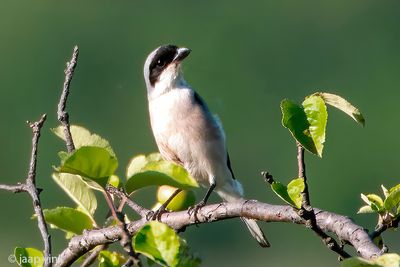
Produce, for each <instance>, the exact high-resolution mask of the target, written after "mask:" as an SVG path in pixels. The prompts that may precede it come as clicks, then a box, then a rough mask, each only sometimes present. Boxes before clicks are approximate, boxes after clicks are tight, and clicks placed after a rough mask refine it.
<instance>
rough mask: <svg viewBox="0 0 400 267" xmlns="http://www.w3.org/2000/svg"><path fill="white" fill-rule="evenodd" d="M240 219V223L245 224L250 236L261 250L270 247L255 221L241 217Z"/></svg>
mask: <svg viewBox="0 0 400 267" xmlns="http://www.w3.org/2000/svg"><path fill="white" fill-rule="evenodd" d="M240 219H242V221H243V222H244V223H245V224H246V226H247V228H248V229H249V231H250V234H251V235H252V236H253V237H254V238H255V239H256V240H257V242H258V244H260V246H262V247H263V248H265V247H269V246H271V245H270V244H269V242H268V240H267V238H266V237H265V235H264V233H263V231H262V230H261V228H260V226H258V224H257V222H256V220H253V219H248V218H243V217H241V218H240Z"/></svg>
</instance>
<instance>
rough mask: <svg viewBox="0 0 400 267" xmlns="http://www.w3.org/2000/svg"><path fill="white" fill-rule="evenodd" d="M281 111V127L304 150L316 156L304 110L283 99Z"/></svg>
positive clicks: (316, 152)
mask: <svg viewBox="0 0 400 267" xmlns="http://www.w3.org/2000/svg"><path fill="white" fill-rule="evenodd" d="M281 110H282V125H283V126H284V127H286V128H287V129H289V131H290V133H291V134H292V136H293V137H294V138H295V139H296V140H297V142H299V143H300V144H301V145H302V146H303V147H304V148H305V149H307V150H308V151H310V152H311V153H313V154H318V151H317V148H316V146H315V144H314V140H313V139H312V137H311V134H310V130H309V127H310V123H309V122H308V120H307V115H306V113H305V112H304V108H303V107H302V106H299V105H298V104H296V103H294V102H293V101H291V100H288V99H284V100H283V101H282V102H281Z"/></svg>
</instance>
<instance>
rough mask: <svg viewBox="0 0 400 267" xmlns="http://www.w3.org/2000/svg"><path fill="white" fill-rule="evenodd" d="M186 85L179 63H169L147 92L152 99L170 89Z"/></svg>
mask: <svg viewBox="0 0 400 267" xmlns="http://www.w3.org/2000/svg"><path fill="white" fill-rule="evenodd" d="M183 87H187V83H186V81H185V79H184V78H183V74H182V71H181V70H180V66H179V65H175V64H171V65H170V66H168V67H167V68H166V69H165V70H164V71H163V72H162V73H161V75H160V77H159V79H158V81H157V82H156V83H155V84H154V88H153V90H151V91H150V92H149V93H150V94H149V98H150V99H154V98H157V97H158V96H160V95H163V94H165V93H167V92H169V91H171V90H175V89H179V88H183Z"/></svg>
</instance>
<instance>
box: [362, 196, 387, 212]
mask: <svg viewBox="0 0 400 267" xmlns="http://www.w3.org/2000/svg"><path fill="white" fill-rule="evenodd" d="M366 197H367V198H368V200H369V202H370V205H371V208H372V209H376V210H377V211H381V210H383V200H382V198H381V197H380V196H378V195H375V194H368V195H367V196H366Z"/></svg>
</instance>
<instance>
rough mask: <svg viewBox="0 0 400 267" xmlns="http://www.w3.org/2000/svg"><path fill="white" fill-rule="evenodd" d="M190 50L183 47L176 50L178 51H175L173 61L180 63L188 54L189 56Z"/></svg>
mask: <svg viewBox="0 0 400 267" xmlns="http://www.w3.org/2000/svg"><path fill="white" fill-rule="evenodd" d="M190 51H192V50H190V49H189V48H185V47H181V48H178V50H177V51H176V55H175V57H174V59H173V61H174V62H181V61H182V60H184V59H185V58H186V57H187V56H188V55H189V54H190Z"/></svg>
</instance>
